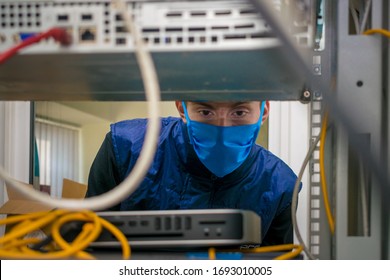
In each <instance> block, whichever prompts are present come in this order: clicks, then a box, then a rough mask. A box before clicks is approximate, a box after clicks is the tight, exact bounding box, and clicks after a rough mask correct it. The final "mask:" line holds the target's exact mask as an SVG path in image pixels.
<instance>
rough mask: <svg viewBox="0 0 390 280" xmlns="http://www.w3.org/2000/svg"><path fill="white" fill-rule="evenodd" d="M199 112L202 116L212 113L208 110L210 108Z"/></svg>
mask: <svg viewBox="0 0 390 280" xmlns="http://www.w3.org/2000/svg"><path fill="white" fill-rule="evenodd" d="M199 114H201V115H202V116H206V117H207V116H210V115H211V112H210V111H208V110H200V111H199Z"/></svg>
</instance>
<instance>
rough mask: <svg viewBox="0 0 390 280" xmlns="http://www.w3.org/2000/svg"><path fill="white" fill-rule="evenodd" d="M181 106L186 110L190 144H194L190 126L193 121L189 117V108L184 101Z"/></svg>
mask: <svg viewBox="0 0 390 280" xmlns="http://www.w3.org/2000/svg"><path fill="white" fill-rule="evenodd" d="M181 105H182V106H183V109H184V115H185V117H186V120H187V125H186V127H187V132H188V136H189V138H190V144H192V143H193V140H192V133H191V126H190V123H191V120H190V117H189V116H188V111H187V106H186V103H185V102H184V101H182V102H181Z"/></svg>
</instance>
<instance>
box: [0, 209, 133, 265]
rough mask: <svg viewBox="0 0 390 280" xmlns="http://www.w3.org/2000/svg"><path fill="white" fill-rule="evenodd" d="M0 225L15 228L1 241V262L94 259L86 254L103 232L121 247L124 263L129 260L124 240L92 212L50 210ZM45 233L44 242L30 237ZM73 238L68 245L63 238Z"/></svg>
mask: <svg viewBox="0 0 390 280" xmlns="http://www.w3.org/2000/svg"><path fill="white" fill-rule="evenodd" d="M0 225H14V226H12V228H11V229H10V230H9V231H8V232H7V233H6V234H5V235H4V236H3V237H0V259H95V258H94V257H93V256H92V255H91V254H89V253H87V252H86V251H83V250H85V249H86V248H87V247H88V245H89V244H90V243H91V242H93V241H95V240H96V239H97V238H98V237H99V235H100V233H101V231H102V229H103V228H104V229H107V230H108V231H110V232H111V233H112V235H113V236H115V237H116V238H117V239H118V241H119V242H120V244H121V246H122V254H123V259H129V258H130V246H129V244H128V241H127V239H126V237H125V236H124V235H123V233H122V232H120V231H119V230H118V229H117V228H116V227H115V226H113V225H112V224H111V223H109V222H108V221H106V220H105V219H103V218H101V217H99V216H98V215H97V214H96V213H94V212H92V211H87V210H85V211H79V212H74V211H70V210H61V209H60V210H53V211H51V212H37V213H31V214H24V215H17V216H12V217H8V218H6V219H2V220H0ZM40 230H45V231H46V232H48V233H47V236H46V237H45V238H43V239H42V238H37V237H32V233H34V232H37V231H40ZM70 233H71V234H72V235H74V236H72V240H71V241H70V242H68V241H67V240H65V239H68V238H66V237H65V236H66V235H68V237H69V234H70Z"/></svg>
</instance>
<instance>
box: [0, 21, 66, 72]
mask: <svg viewBox="0 0 390 280" xmlns="http://www.w3.org/2000/svg"><path fill="white" fill-rule="evenodd" d="M50 37H51V38H53V39H54V40H55V41H57V42H59V43H60V44H61V45H65V46H67V45H70V43H71V37H70V35H69V34H68V33H67V32H66V30H65V29H62V28H52V29H50V30H48V31H46V32H43V33H40V34H38V35H35V36H31V37H28V38H27V39H25V40H24V41H22V42H21V43H20V44H18V45H16V46H15V47H13V48H11V49H9V50H7V51H5V52H3V53H1V54H0V64H2V63H4V62H5V61H6V60H7V59H9V58H11V57H12V56H14V55H15V54H16V53H17V52H18V51H19V50H21V49H23V48H25V47H27V46H30V45H32V44H35V43H38V42H39V41H41V40H42V39H47V38H50Z"/></svg>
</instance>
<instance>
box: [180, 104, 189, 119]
mask: <svg viewBox="0 0 390 280" xmlns="http://www.w3.org/2000/svg"><path fill="white" fill-rule="evenodd" d="M181 104H182V106H183V109H184V115H185V117H186V120H187V123H190V122H191V120H190V117H189V116H188V111H187V106H186V103H185V102H184V101H182V102H181Z"/></svg>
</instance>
